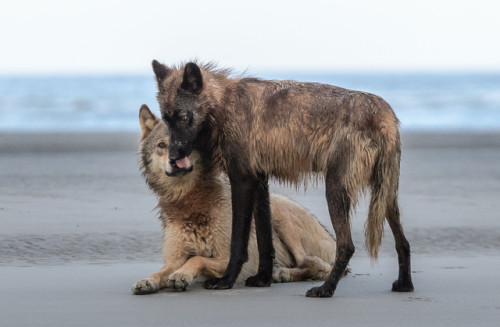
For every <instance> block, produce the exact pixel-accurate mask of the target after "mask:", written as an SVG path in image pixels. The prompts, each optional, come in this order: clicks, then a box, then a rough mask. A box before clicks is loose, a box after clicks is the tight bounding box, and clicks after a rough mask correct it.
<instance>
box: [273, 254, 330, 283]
mask: <svg viewBox="0 0 500 327" xmlns="http://www.w3.org/2000/svg"><path fill="white" fill-rule="evenodd" d="M331 271H332V265H330V264H328V263H326V262H325V261H323V260H322V259H321V258H319V257H316V256H306V257H304V258H303V260H302V262H299V263H298V265H297V267H293V268H288V267H274V268H273V281H274V282H276V283H286V282H299V281H303V280H307V279H313V280H326V279H327V278H328V276H329V275H330V272H331Z"/></svg>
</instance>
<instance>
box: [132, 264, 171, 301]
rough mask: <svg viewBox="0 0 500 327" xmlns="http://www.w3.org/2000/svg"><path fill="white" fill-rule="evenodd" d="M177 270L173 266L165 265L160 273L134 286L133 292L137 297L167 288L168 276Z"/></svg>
mask: <svg viewBox="0 0 500 327" xmlns="http://www.w3.org/2000/svg"><path fill="white" fill-rule="evenodd" d="M174 270H175V267H173V266H172V265H169V264H167V265H164V266H163V267H162V268H161V269H160V270H159V271H158V272H155V273H154V274H152V275H151V276H149V277H148V278H145V279H142V280H140V281H138V282H137V283H135V284H134V286H132V292H133V293H134V294H136V295H142V294H151V293H156V292H158V291H159V290H160V289H162V288H164V287H166V286H167V285H166V281H167V278H168V276H169V275H170V274H171V273H172V272H173V271H174Z"/></svg>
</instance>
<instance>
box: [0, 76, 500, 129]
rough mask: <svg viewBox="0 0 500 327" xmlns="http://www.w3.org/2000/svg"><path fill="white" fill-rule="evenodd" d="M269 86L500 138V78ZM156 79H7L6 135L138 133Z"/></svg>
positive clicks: (410, 124)
mask: <svg viewBox="0 0 500 327" xmlns="http://www.w3.org/2000/svg"><path fill="white" fill-rule="evenodd" d="M259 76H260V77H262V78H266V79H295V80H303V81H317V82H323V83H329V84H334V85H338V86H341V87H346V88H350V89H356V90H363V91H367V92H371V93H375V94H378V95H380V96H382V97H383V98H385V99H386V100H387V101H388V102H389V103H390V104H391V106H392V107H393V109H394V111H395V112H396V114H397V116H398V117H399V119H400V120H401V128H402V129H403V130H410V131H414V130H453V131H457V130H458V131H461V130H464V131H469V130H470V131H480V130H486V131H500V73H491V74H485V73H468V74H458V73H446V74H440V73H419V74H397V73H391V74H389V73H384V74H375V73H370V74H363V73H355V74H345V73H344V74H314V73H310V74H307V73H289V74H288V73H287V74H285V73H279V74H272V73H265V74H260V75H259ZM155 96H156V85H155V81H154V78H153V77H152V76H147V75H117V76H11V77H8V76H7V77H6V76H4V77H0V132H14V131H27V132H29V131H32V132H40V131H42V132H51V131H64V132H67V131H137V130H138V128H139V127H138V122H137V116H138V110H139V107H140V106H141V104H143V103H146V104H148V105H149V106H150V108H151V109H153V110H154V111H156V112H158V105H157V103H156V99H155Z"/></svg>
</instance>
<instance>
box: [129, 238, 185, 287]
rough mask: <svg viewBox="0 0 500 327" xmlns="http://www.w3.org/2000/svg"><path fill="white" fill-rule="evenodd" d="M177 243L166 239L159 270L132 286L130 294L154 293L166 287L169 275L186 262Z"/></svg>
mask: <svg viewBox="0 0 500 327" xmlns="http://www.w3.org/2000/svg"><path fill="white" fill-rule="evenodd" d="M178 243H179V242H177V244H175V240H172V239H171V238H170V239H168V240H167V241H166V242H165V243H164V245H163V256H164V257H163V262H164V265H163V267H161V269H160V270H159V271H157V272H155V273H154V274H152V275H151V276H149V277H148V278H145V279H142V280H140V281H138V282H137V283H135V284H134V286H132V292H133V293H134V294H137V295H141V294H151V293H156V292H158V291H159V290H160V289H162V288H165V287H167V281H168V277H169V276H170V274H171V273H172V272H174V271H176V270H177V269H179V268H180V267H181V266H182V265H183V264H184V263H185V262H186V260H187V258H188V256H187V254H185V251H182V249H181V248H179V244H178Z"/></svg>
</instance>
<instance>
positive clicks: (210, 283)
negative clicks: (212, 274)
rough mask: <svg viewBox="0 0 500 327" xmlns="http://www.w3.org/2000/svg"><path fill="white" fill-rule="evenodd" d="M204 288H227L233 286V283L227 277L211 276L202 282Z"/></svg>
mask: <svg viewBox="0 0 500 327" xmlns="http://www.w3.org/2000/svg"><path fill="white" fill-rule="evenodd" d="M203 286H204V287H205V288H206V289H209V290H227V289H229V288H232V287H233V283H231V281H230V280H229V279H228V278H225V277H222V278H212V279H209V280H207V281H205V283H204V284H203Z"/></svg>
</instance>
